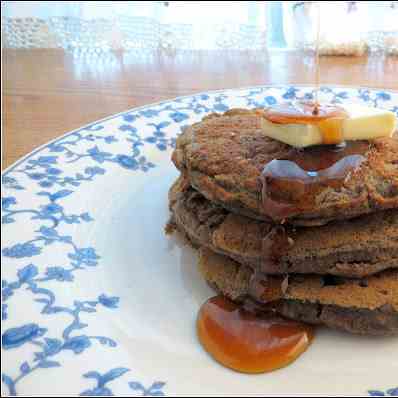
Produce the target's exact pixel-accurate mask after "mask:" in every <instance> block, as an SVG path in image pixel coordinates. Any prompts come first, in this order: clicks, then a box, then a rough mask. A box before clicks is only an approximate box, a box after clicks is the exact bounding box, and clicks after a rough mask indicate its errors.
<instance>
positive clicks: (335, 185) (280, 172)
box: [261, 141, 370, 221]
mask: <svg viewBox="0 0 398 398" xmlns="http://www.w3.org/2000/svg"><path fill="white" fill-rule="evenodd" d="M369 145H370V144H369V143H368V142H366V141H352V142H347V143H345V144H344V145H342V146H340V147H335V146H333V147H330V146H316V147H310V148H306V149H304V150H298V149H295V148H292V149H291V151H290V152H289V153H288V154H287V156H285V157H284V158H282V159H274V160H272V161H271V162H269V163H267V164H266V165H265V167H264V169H263V172H262V175H261V182H262V201H263V206H264V209H265V210H266V213H267V214H268V215H269V216H270V217H271V218H272V219H274V220H277V221H280V220H283V219H285V218H288V217H291V216H293V215H296V214H300V213H304V212H305V211H306V210H307V209H311V208H313V207H314V206H315V200H316V197H317V195H318V194H319V193H320V192H321V191H322V190H324V189H327V188H332V189H340V188H341V187H342V186H343V185H344V182H345V181H346V178H347V176H348V175H349V174H350V173H352V172H354V171H355V170H356V169H358V168H359V166H360V165H361V164H362V163H363V162H364V161H366V156H365V154H366V152H367V151H368V150H369Z"/></svg>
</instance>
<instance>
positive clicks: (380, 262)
mask: <svg viewBox="0 0 398 398" xmlns="http://www.w3.org/2000/svg"><path fill="white" fill-rule="evenodd" d="M169 202H170V208H171V212H172V215H173V222H174V223H175V225H176V227H177V228H178V229H179V230H180V231H181V232H183V233H184V234H186V235H187V236H188V238H189V239H190V240H191V241H192V242H193V243H194V244H195V245H197V246H204V247H207V248H209V249H211V250H213V251H215V252H218V253H221V254H224V255H226V256H228V257H230V258H232V259H234V260H235V261H237V262H239V263H241V264H245V265H248V266H250V267H251V268H253V269H254V270H259V271H261V272H263V273H268V274H285V273H316V274H333V275H340V276H345V277H355V278H360V277H366V276H369V275H372V274H375V273H377V272H380V271H383V270H384V269H388V268H398V210H388V211H383V212H378V213H374V214H369V215H366V216H362V217H359V218H356V219H352V220H345V221H336V222H333V223H329V224H327V225H324V226H320V227H313V228H308V227H296V228H287V230H288V231H289V232H288V235H289V242H290V245H289V246H288V247H287V248H286V250H285V251H284V253H283V254H281V256H280V257H279V258H278V261H277V262H276V263H269V262H266V261H263V250H262V239H263V238H264V237H266V236H267V234H268V233H269V232H270V231H271V229H272V228H273V225H272V224H271V223H269V222H266V221H258V220H253V219H250V218H247V217H244V216H239V215H237V214H234V213H230V212H228V211H227V210H225V209H224V208H223V207H221V206H219V205H216V204H214V203H212V202H210V201H209V200H207V199H206V198H205V197H204V196H203V195H201V194H200V193H199V192H197V191H195V190H194V189H192V188H191V187H190V186H189V180H188V179H186V178H183V177H180V178H179V179H178V180H177V181H176V182H175V184H174V185H173V187H172V188H171V189H170V193H169Z"/></svg>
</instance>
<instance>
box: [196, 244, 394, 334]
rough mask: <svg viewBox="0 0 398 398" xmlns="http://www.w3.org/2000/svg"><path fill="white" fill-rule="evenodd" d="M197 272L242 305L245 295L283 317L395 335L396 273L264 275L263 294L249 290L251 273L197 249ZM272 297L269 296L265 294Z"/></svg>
mask: <svg viewBox="0 0 398 398" xmlns="http://www.w3.org/2000/svg"><path fill="white" fill-rule="evenodd" d="M199 269H200V272H201V274H202V275H203V277H204V278H205V280H206V281H207V282H208V283H209V284H210V285H211V286H212V287H213V288H215V290H216V291H217V292H219V293H222V294H223V295H225V296H227V297H229V298H230V299H232V300H234V301H237V302H241V301H243V300H244V299H245V298H247V297H248V296H249V297H251V298H253V299H254V300H256V301H257V302H259V303H261V304H259V306H260V305H262V306H263V308H264V311H270V310H271V311H276V312H277V313H279V314H281V315H283V316H286V317H287V318H291V319H295V320H300V321H304V322H308V323H312V324H323V325H326V326H328V327H331V328H334V329H339V330H344V331H348V332H351V333H357V334H366V335H379V336H380V335H382V336H388V335H397V334H398V271H397V270H388V271H384V272H382V273H379V274H377V275H374V276H371V277H369V278H366V280H359V279H344V278H340V279H338V280H337V281H335V280H332V281H330V279H329V278H327V277H323V276H317V275H305V276H304V275H300V276H297V275H292V276H289V278H288V283H285V282H284V281H285V278H283V277H278V276H276V277H275V276H264V280H263V282H262V285H263V290H260V292H265V293H264V294H261V293H258V290H257V289H252V288H251V287H250V284H251V280H252V276H253V271H252V269H251V268H250V267H247V266H245V265H240V264H238V263H237V262H235V261H234V260H232V259H230V258H228V257H225V256H222V255H219V254H216V253H214V252H212V251H210V250H208V249H201V250H200V259H199ZM269 292H271V294H269Z"/></svg>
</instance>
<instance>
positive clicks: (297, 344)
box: [197, 296, 314, 373]
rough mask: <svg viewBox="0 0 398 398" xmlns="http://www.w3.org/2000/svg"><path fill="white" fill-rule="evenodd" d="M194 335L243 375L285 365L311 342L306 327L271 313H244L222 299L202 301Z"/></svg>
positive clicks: (268, 370)
mask: <svg viewBox="0 0 398 398" xmlns="http://www.w3.org/2000/svg"><path fill="white" fill-rule="evenodd" d="M197 333H198V337H199V340H200V342H201V344H202V346H203V347H204V349H205V350H206V351H207V352H208V353H209V354H210V355H211V356H212V357H213V358H214V359H215V360H217V361H218V362H220V363H221V364H222V365H224V366H226V367H228V368H231V369H234V370H236V371H238V372H243V373H264V372H270V371H272V370H275V369H279V368H282V367H284V366H287V365H289V364H290V363H291V362H293V361H294V360H295V359H296V358H297V357H299V356H300V354H302V353H303V352H304V351H305V350H306V349H307V348H308V346H309V345H310V343H311V341H312V339H313V335H314V332H313V328H312V327H311V326H309V325H306V324H303V323H300V322H296V321H291V320H287V319H283V318H281V317H279V316H278V315H276V314H274V313H257V311H248V309H247V307H244V306H242V305H239V304H236V303H234V302H232V301H230V300H229V299H227V298H225V297H223V296H215V297H212V298H211V299H209V300H208V301H206V302H205V303H204V304H203V305H202V307H201V309H200V311H199V315H198V320H197Z"/></svg>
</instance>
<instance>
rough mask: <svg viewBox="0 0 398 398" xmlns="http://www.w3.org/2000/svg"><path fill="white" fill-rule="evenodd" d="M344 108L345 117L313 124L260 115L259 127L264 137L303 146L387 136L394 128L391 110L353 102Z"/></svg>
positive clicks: (395, 124) (394, 122)
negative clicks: (279, 121) (290, 122)
mask: <svg viewBox="0 0 398 398" xmlns="http://www.w3.org/2000/svg"><path fill="white" fill-rule="evenodd" d="M345 109H346V111H347V112H348V114H349V117H348V118H345V119H344V118H331V119H326V120H324V121H321V122H318V123H317V124H294V123H292V124H279V123H273V122H270V121H269V120H267V119H265V118H262V129H263V131H264V133H265V135H267V136H268V137H271V138H273V139H275V140H278V141H282V142H284V143H285V144H288V145H291V146H294V147H298V148H304V147H307V146H312V145H321V144H336V143H338V142H341V141H356V140H374V139H376V138H380V137H391V136H392V134H393V133H394V131H395V129H396V127H397V117H396V116H395V114H394V113H393V112H390V111H387V110H384V109H378V108H371V107H366V106H363V105H356V104H350V105H347V106H346V107H345ZM325 137H329V139H325Z"/></svg>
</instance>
